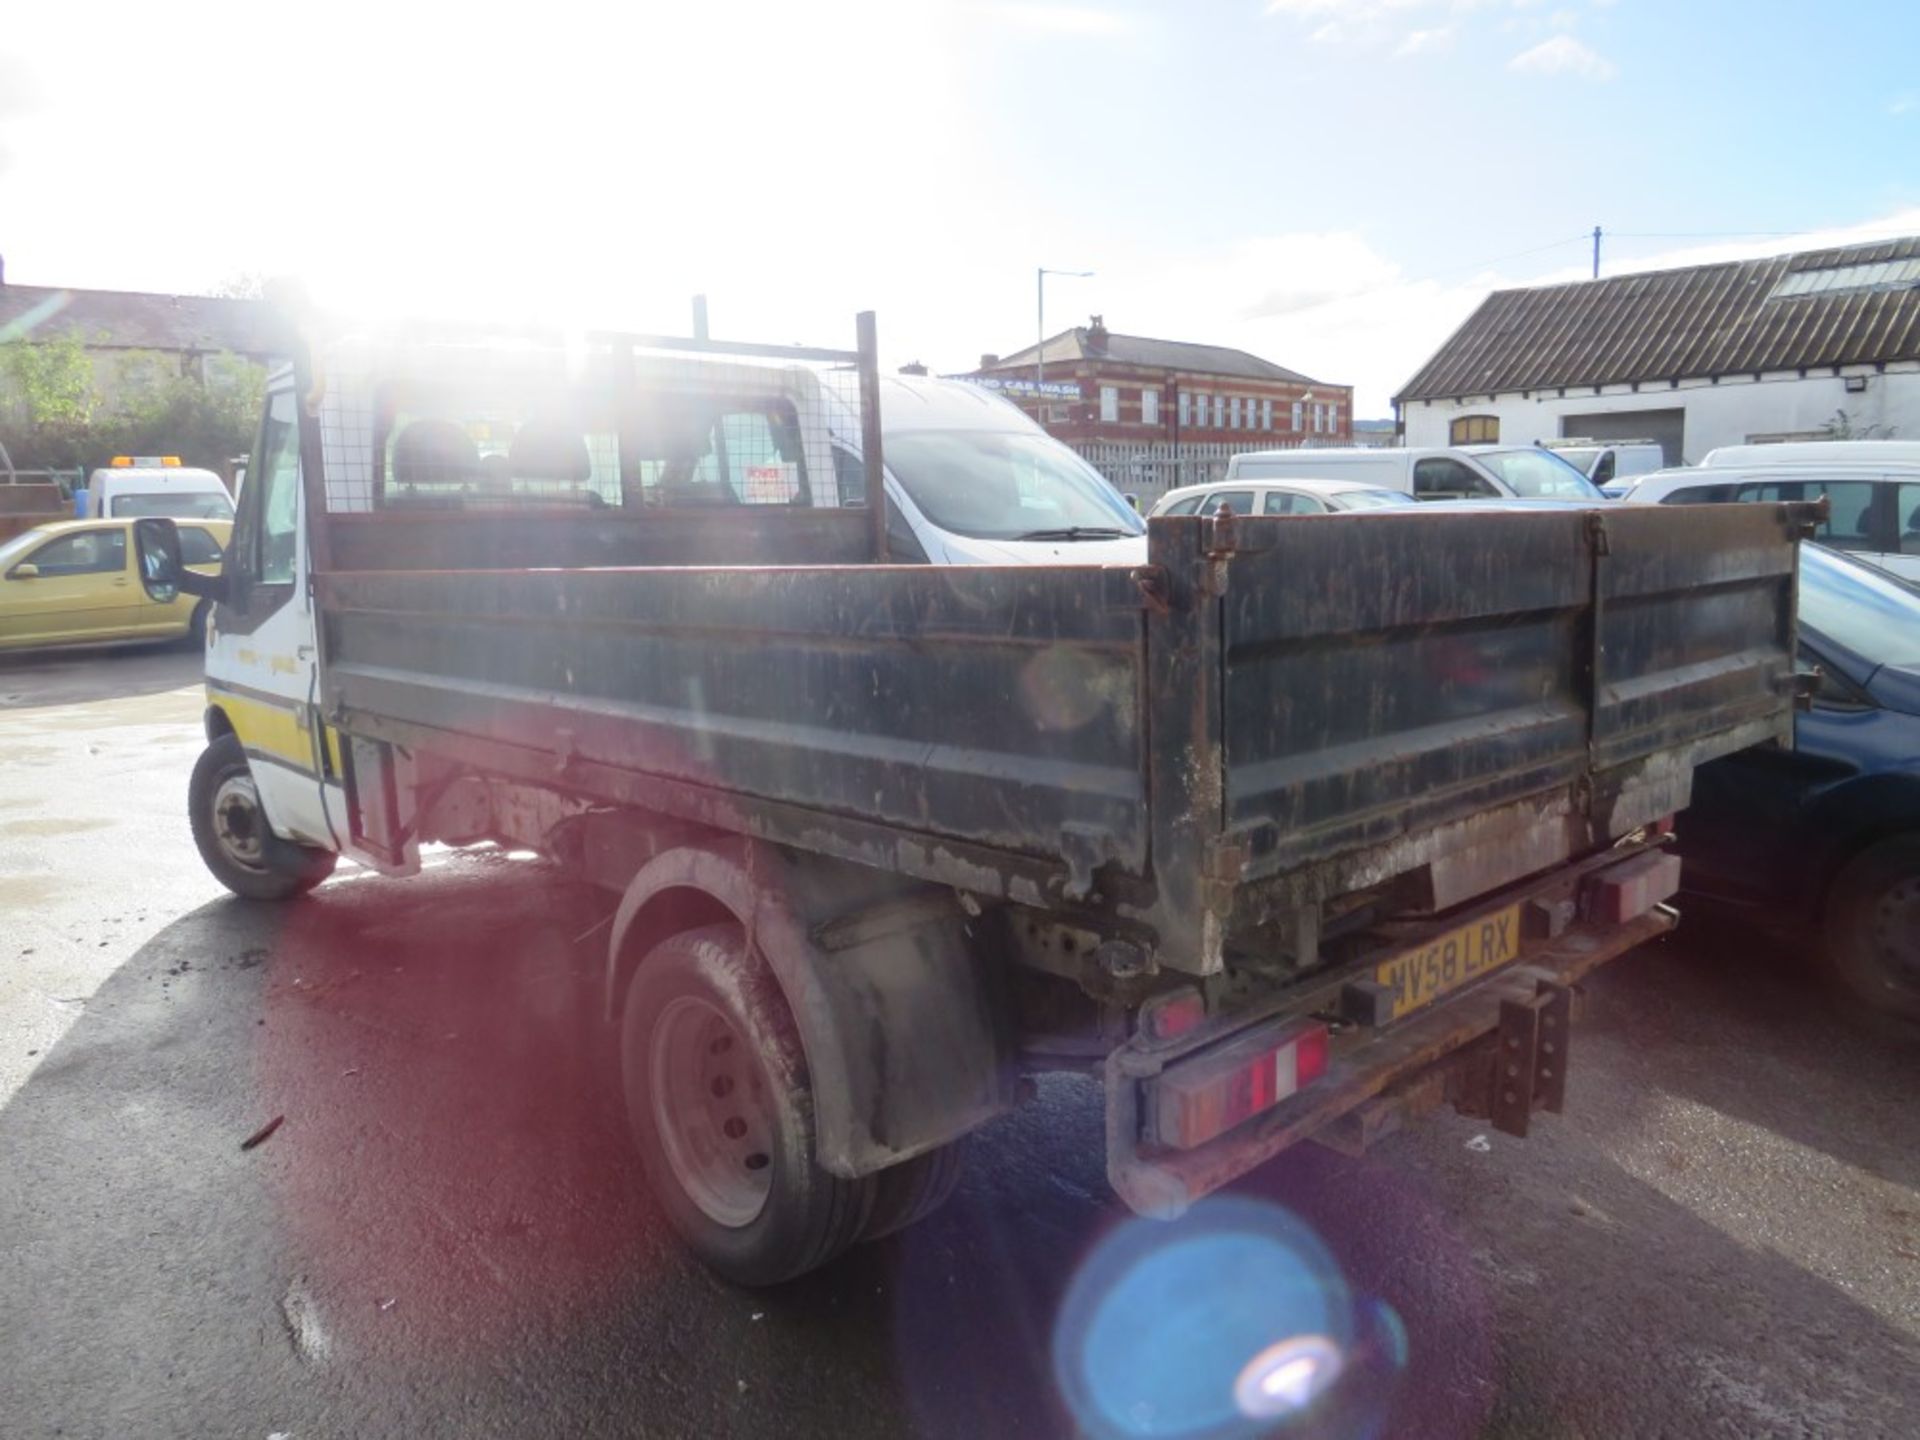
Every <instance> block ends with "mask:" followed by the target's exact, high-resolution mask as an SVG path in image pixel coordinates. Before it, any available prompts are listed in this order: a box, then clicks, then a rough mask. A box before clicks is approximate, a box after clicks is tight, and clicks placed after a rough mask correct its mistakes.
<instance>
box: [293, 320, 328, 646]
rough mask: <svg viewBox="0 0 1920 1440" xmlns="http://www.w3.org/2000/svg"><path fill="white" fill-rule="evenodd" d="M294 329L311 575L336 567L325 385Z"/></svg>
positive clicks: (309, 348)
mask: <svg viewBox="0 0 1920 1440" xmlns="http://www.w3.org/2000/svg"><path fill="white" fill-rule="evenodd" d="M292 328H293V329H294V338H293V341H292V343H291V344H290V345H289V346H288V348H289V349H290V350H291V351H292V352H293V354H292V359H293V413H294V424H295V427H296V428H295V434H296V435H297V436H298V437H299V442H300V480H301V489H302V491H303V492H304V494H303V498H304V499H305V501H306V506H307V517H306V519H307V570H308V573H309V576H312V575H319V574H324V573H326V572H327V571H329V570H331V569H332V568H333V547H332V538H333V534H332V531H333V527H332V525H331V524H330V523H329V522H330V517H329V516H328V514H327V477H326V470H325V464H326V462H325V460H324V459H323V455H324V450H323V448H322V445H321V441H320V406H321V386H322V385H323V384H324V382H323V381H322V380H320V378H319V377H318V376H317V375H316V373H315V370H314V364H313V342H312V340H311V339H310V338H309V337H308V336H307V334H306V332H305V331H304V329H300V328H299V327H297V326H296V327H292ZM309 407H311V408H309ZM320 628H322V629H324V628H325V627H320Z"/></svg>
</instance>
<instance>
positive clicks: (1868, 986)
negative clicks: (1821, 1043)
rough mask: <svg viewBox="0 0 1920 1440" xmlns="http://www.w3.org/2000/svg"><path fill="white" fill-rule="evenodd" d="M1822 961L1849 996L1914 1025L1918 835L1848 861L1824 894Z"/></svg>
mask: <svg viewBox="0 0 1920 1440" xmlns="http://www.w3.org/2000/svg"><path fill="white" fill-rule="evenodd" d="M1826 955H1827V962H1828V966H1829V968H1830V970H1831V971H1832V973H1833V975H1834V977H1835V978H1836V979H1837V980H1838V981H1839V982H1840V984H1841V985H1842V986H1843V987H1844V988H1845V990H1846V992H1847V993H1848V995H1850V996H1851V997H1852V998H1853V999H1855V1000H1857V1001H1859V1002H1861V1003H1862V1004H1864V1005H1867V1006H1870V1007H1871V1008H1872V1009H1873V1010H1875V1011H1877V1012H1879V1013H1881V1014H1883V1015H1887V1016H1892V1017H1894V1018H1897V1019H1899V1020H1903V1021H1908V1022H1920V836H1913V835H1902V836H1899V837H1897V838H1895V839H1892V840H1883V841H1881V842H1880V843H1879V844H1878V845H1875V846H1873V847H1871V848H1870V849H1867V850H1864V851H1862V852H1861V853H1860V854H1859V855H1857V856H1855V857H1854V858H1853V860H1851V861H1850V862H1849V863H1848V864H1847V866H1846V868H1845V869H1843V870H1842V871H1841V872H1840V874H1839V876H1838V877H1837V878H1836V879H1835V880H1834V882H1833V888H1832V889H1831V890H1830V891H1828V895H1827V944H1826Z"/></svg>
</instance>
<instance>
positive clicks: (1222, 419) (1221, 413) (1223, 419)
mask: <svg viewBox="0 0 1920 1440" xmlns="http://www.w3.org/2000/svg"><path fill="white" fill-rule="evenodd" d="M1213 428H1214V429H1216V430H1224V429H1226V428H1227V397H1226V396H1224V395H1216V396H1214V397H1213Z"/></svg>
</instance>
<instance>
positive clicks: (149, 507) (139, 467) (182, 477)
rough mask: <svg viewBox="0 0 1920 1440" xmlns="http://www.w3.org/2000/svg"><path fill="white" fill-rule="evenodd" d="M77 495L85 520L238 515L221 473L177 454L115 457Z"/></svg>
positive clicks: (77, 508) (80, 515)
mask: <svg viewBox="0 0 1920 1440" xmlns="http://www.w3.org/2000/svg"><path fill="white" fill-rule="evenodd" d="M83 497H84V498H83ZM74 499H75V502H76V503H75V506H74V509H75V512H76V514H77V516H78V518H80V519H82V520H95V519H111V520H137V519H139V518H140V517H141V516H142V515H171V516H173V517H174V518H175V519H179V520H231V519H233V496H231V495H229V494H228V493H227V487H226V486H225V485H224V484H222V483H221V480H220V477H219V476H218V475H216V474H214V473H213V472H212V471H211V470H196V469H194V468H193V467H192V466H186V465H182V464H181V463H180V460H179V457H178V456H175V455H151V456H149V455H142V456H132V455H116V456H114V457H113V463H112V464H111V465H110V466H108V467H107V468H105V469H102V470H96V471H94V472H93V474H92V475H91V476H89V477H88V479H87V488H86V489H85V490H84V491H82V492H80V494H77V495H75V497H74Z"/></svg>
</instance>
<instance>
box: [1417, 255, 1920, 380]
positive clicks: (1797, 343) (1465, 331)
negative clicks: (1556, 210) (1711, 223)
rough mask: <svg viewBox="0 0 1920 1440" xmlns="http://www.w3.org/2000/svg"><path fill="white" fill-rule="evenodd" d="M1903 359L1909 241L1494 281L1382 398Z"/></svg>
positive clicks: (1910, 339)
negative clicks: (1508, 286)
mask: <svg viewBox="0 0 1920 1440" xmlns="http://www.w3.org/2000/svg"><path fill="white" fill-rule="evenodd" d="M1909 275H1910V276H1911V278H1902V277H1908V276H1909ZM1913 359H1920V236H1909V237H1907V238H1905V239H1900V240H1883V241H1877V242H1875V243H1873V244H1868V245H1850V246H1847V247H1845V248H1843V249H1837V250H1808V251H1803V252H1801V253H1800V254H1797V255H1775V256H1773V257H1771V258H1769V259H1765V260H1737V261H1731V262H1728V263H1726V264H1720V265H1694V266H1689V267H1688V268H1686V269H1683V270H1655V271H1650V272H1647V273H1645V274H1640V275H1619V276H1615V277H1613V278H1611V279H1607V280H1589V281H1581V282H1578V283H1575V284H1571V285H1543V286H1540V287H1538V288H1536V289H1530V290H1496V291H1495V292H1494V293H1493V294H1491V295H1489V296H1488V297H1487V298H1486V299H1485V300H1484V301H1482V302H1481V305H1480V308H1479V309H1478V310H1476V311H1474V312H1473V314H1472V315H1470V316H1468V317H1467V321H1466V323H1465V324H1464V325H1462V326H1461V327H1460V328H1459V329H1458V330H1456V331H1455V332H1454V334H1453V336H1452V338H1451V339H1449V340H1448V341H1447V342H1446V344H1444V345H1442V346H1441V347H1440V348H1439V350H1437V351H1435V352H1434V354H1433V356H1432V358H1431V359H1429V360H1428V361H1427V363H1426V364H1425V365H1423V366H1422V367H1421V368H1420V371H1419V373H1418V374H1416V375H1415V376H1414V377H1413V379H1411V380H1409V381H1408V382H1407V384H1406V385H1405V386H1404V387H1403V388H1402V389H1401V391H1400V393H1399V394H1398V395H1396V396H1394V400H1395V402H1396V403H1405V402H1406V401H1409V400H1439V399H1451V398H1454V397H1460V396H1467V395H1491V394H1501V393H1505V392H1508V391H1515V390H1550V389H1558V388H1559V387H1561V386H1569V387H1570V386H1575V385H1618V384H1631V383H1634V382H1642V383H1644V382H1648V381H1660V380H1682V379H1689V378H1693V377H1699V376H1715V375H1744V374H1755V373H1758V372H1761V371H1767V370H1797V369H1801V368H1808V369H1811V368H1813V367H1814V366H1822V365H1864V364H1873V363H1876V362H1882V361H1891V360H1913Z"/></svg>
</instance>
